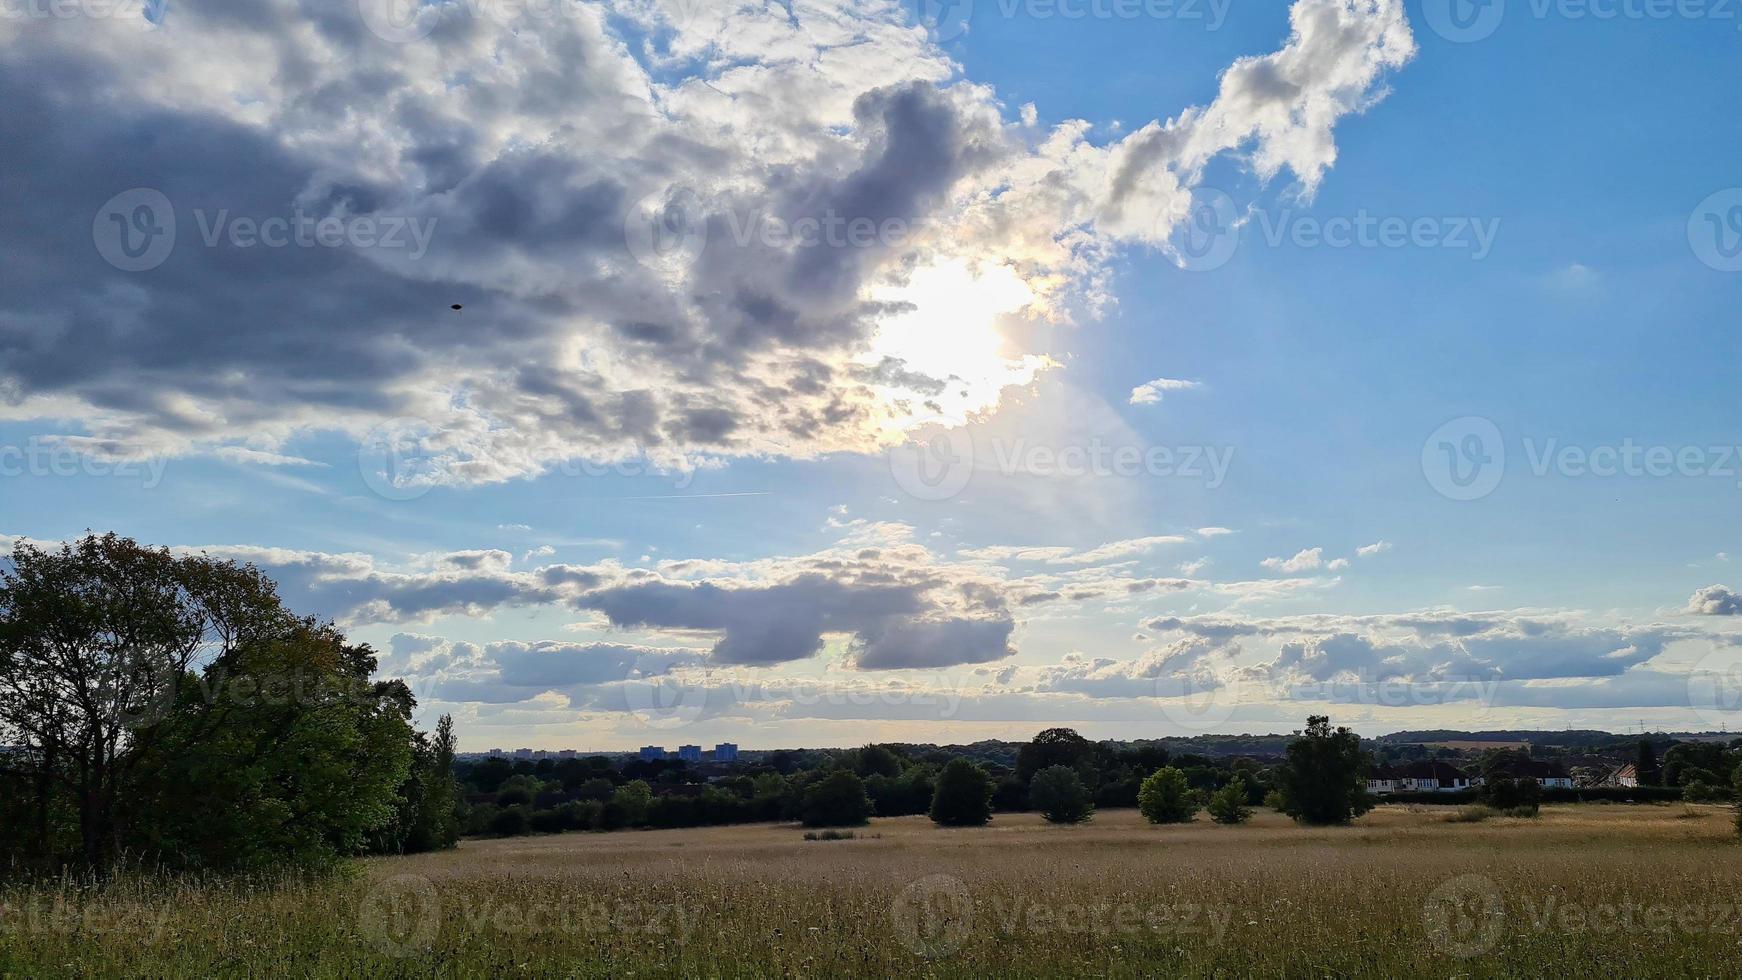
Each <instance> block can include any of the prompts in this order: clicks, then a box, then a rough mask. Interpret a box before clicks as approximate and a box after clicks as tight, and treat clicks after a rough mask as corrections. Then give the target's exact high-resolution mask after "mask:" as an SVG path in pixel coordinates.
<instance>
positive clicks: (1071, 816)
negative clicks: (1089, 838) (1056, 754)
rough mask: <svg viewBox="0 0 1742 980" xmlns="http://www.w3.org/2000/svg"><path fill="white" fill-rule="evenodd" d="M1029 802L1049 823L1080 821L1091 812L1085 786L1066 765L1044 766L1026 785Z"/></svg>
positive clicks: (1090, 803)
mask: <svg viewBox="0 0 1742 980" xmlns="http://www.w3.org/2000/svg"><path fill="white" fill-rule="evenodd" d="M1028 802H1029V805H1030V806H1032V807H1034V808H1035V809H1036V810H1039V811H1040V815H1041V816H1043V817H1045V818H1046V819H1047V821H1048V822H1049V823H1082V822H1083V821H1085V820H1087V819H1089V817H1090V816H1092V815H1093V814H1094V812H1095V801H1094V799H1093V798H1091V797H1090V796H1089V789H1088V787H1086V786H1084V785H1083V781H1082V779H1081V778H1080V777H1078V776H1077V771H1076V770H1075V769H1072V768H1070V767H1069V766H1048V767H1046V768H1045V769H1042V770H1041V771H1039V772H1037V773H1035V774H1034V780H1033V781H1032V782H1030V783H1029V784H1028Z"/></svg>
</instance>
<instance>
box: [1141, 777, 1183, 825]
mask: <svg viewBox="0 0 1742 980" xmlns="http://www.w3.org/2000/svg"><path fill="white" fill-rule="evenodd" d="M1137 809H1138V810H1139V811H1140V812H1141V813H1142V814H1143V816H1144V817H1145V818H1146V819H1148V821H1149V822H1150V823H1188V822H1190V821H1191V819H1192V814H1193V813H1195V812H1197V801H1196V800H1195V799H1194V798H1193V797H1192V789H1191V785H1190V784H1189V783H1188V782H1187V781H1186V774H1185V773H1183V772H1181V771H1180V770H1178V769H1175V768H1174V767H1173V766H1162V767H1161V768H1160V769H1157V770H1156V771H1155V772H1153V773H1151V774H1150V776H1149V778H1148V779H1145V780H1144V781H1143V785H1142V786H1141V787H1139V788H1138V790H1137Z"/></svg>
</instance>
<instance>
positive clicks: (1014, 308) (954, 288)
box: [870, 259, 1048, 429]
mask: <svg viewBox="0 0 1742 980" xmlns="http://www.w3.org/2000/svg"><path fill="white" fill-rule="evenodd" d="M873 298H874V299H877V300H878V301H880V302H886V303H905V304H911V306H912V308H911V309H909V310H906V311H904V312H901V313H896V314H893V315H891V316H889V317H887V318H886V319H884V320H883V321H882V322H881V323H880V324H878V328H877V331H876V333H875V334H874V336H873V339H872V342H871V350H870V361H871V362H872V363H878V362H881V361H882V360H883V359H884V358H889V357H893V358H896V359H898V360H900V361H901V362H902V364H903V367H904V369H905V370H906V371H909V372H913V373H917V374H923V375H925V376H927V377H929V378H933V379H936V380H938V381H943V382H946V384H945V390H944V391H943V392H942V393H941V394H935V395H934V394H930V393H924V394H923V395H921V393H917V392H916V391H915V390H914V389H912V388H910V387H903V386H898V385H890V386H886V387H885V388H884V390H883V394H884V397H885V399H886V400H887V401H889V402H891V403H894V402H896V401H901V402H907V403H915V402H925V401H929V402H932V403H934V404H935V405H937V406H938V408H939V409H940V410H938V411H933V410H932V409H930V408H926V409H923V410H920V411H918V412H909V413H907V415H906V417H905V418H896V419H894V420H892V426H893V427H894V428H897V429H905V428H908V427H909V426H910V425H912V424H913V423H914V422H915V421H917V420H919V419H929V420H937V418H938V417H939V416H941V417H942V419H943V420H944V421H947V422H950V423H952V424H960V423H962V422H965V421H967V419H968V417H969V416H970V415H973V414H975V413H979V412H985V411H987V410H988V409H991V408H993V407H994V406H996V405H997V404H998V400H999V396H1000V394H1001V393H1002V392H1003V390H1004V389H1005V388H1007V387H1009V386H1011V385H1023V384H1027V383H1028V382H1030V381H1032V380H1033V379H1034V375H1035V373H1036V372H1037V371H1039V370H1040V369H1041V368H1043V367H1045V366H1046V365H1047V363H1048V361H1047V359H1046V358H1045V357H1039V356H1036V355H1032V354H1017V355H1014V356H1012V355H1011V354H1010V353H1009V352H1008V350H1007V348H1008V346H1009V344H1008V342H1007V340H1006V338H1005V337H1004V335H1003V334H1002V333H1000V332H999V329H998V321H999V319H1000V318H1001V317H1004V316H1006V315H1008V314H1012V313H1017V312H1020V311H1021V310H1023V309H1025V308H1027V307H1029V306H1030V305H1032V304H1033V303H1034V302H1035V301H1036V299H1037V296H1036V294H1035V292H1034V290H1033V289H1031V288H1030V287H1029V285H1028V283H1026V282H1025V281H1023V279H1022V277H1021V276H1020V275H1018V274H1017V272H1016V270H1015V269H1012V268H1011V267H1009V266H1006V265H998V264H991V263H987V264H982V265H978V266H976V265H974V264H971V263H969V262H968V261H966V260H963V259H948V260H944V261H941V262H937V263H934V264H932V265H929V266H925V267H923V268H920V269H918V270H915V271H914V273H913V274H912V276H910V277H909V278H908V281H907V282H905V283H903V284H901V285H898V286H887V287H884V288H882V289H879V290H877V291H876V292H875V293H874V294H873ZM916 395H920V397H917V398H916Z"/></svg>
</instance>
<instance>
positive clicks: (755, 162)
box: [0, 0, 1413, 483]
mask: <svg viewBox="0 0 1742 980" xmlns="http://www.w3.org/2000/svg"><path fill="white" fill-rule="evenodd" d="M358 10H359V7H358V4H357V3H356V2H355V0H178V3H177V4H176V6H175V11H174V14H173V25H172V29H170V30H166V31H162V32H145V31H139V30H136V29H134V28H133V25H128V24H122V23H119V22H115V21H104V20H90V19H86V18H78V19H70V20H68V19H54V18H22V19H19V18H7V19H4V20H0V85H4V87H5V89H6V91H7V92H8V93H9V95H10V97H9V98H8V99H6V100H5V101H4V104H3V105H0V119H3V124H4V128H5V130H6V131H7V132H28V133H31V134H33V138H32V139H31V140H29V141H25V142H24V143H21V144H19V145H17V146H15V147H12V148H11V149H12V151H13V152H11V153H10V154H9V156H8V161H7V172H8V179H7V181H6V184H5V187H4V188H0V195H3V197H0V203H3V204H4V208H5V211H6V213H7V214H8V216H9V220H8V221H7V222H5V223H4V225H3V226H0V243H3V245H4V247H5V250H6V253H7V254H8V255H9V256H14V257H16V262H9V263H8V269H7V271H8V273H11V274H13V275H15V276H16V278H14V279H13V280H12V282H13V284H12V285H11V286H10V287H9V288H7V289H6V290H5V291H4V298H3V299H0V345H4V346H5V348H6V349H7V350H8V352H9V356H8V357H7V359H6V362H5V364H4V365H3V366H0V394H3V395H4V397H3V398H0V417H3V418H8V419H36V420H72V421H73V422H74V424H76V425H77V426H78V427H80V428H81V429H82V430H83V431H82V432H80V433H73V434H70V435H69V439H71V440H72V441H71V442H69V444H76V445H78V446H79V447H81V448H82V449H83V450H84V451H87V452H92V453H99V454H100V453H112V454H132V453H136V452H138V451H140V450H142V449H143V450H148V451H151V452H156V453H168V454H174V453H189V452H202V451H203V452H219V451H221V452H223V453H224V454H225V455H226V456H227V457H228V458H231V459H233V460H236V461H243V462H249V463H254V464H260V463H265V464H269V465H298V460H297V458H296V457H295V456H294V455H293V454H291V453H288V452H285V449H286V446H287V444H289V443H290V442H292V441H293V440H295V439H296V438H298V437H299V436H301V435H304V434H307V433H313V432H321V431H339V432H344V433H349V434H350V435H352V436H353V437H356V438H358V439H362V440H364V441H365V442H366V443H367V444H369V445H378V446H387V447H390V448H391V451H392V452H394V453H395V454H396V455H398V456H399V457H401V458H400V459H399V463H400V471H401V472H402V473H404V474H405V476H404V479H405V480H407V481H410V482H459V483H479V482H492V481H500V480H505V479H509V478H513V477H517V476H523V475H528V474H535V473H538V472H541V471H543V470H545V469H547V468H549V467H551V466H553V465H556V464H559V463H564V462H569V461H574V460H615V459H620V458H625V457H649V458H652V459H654V460H656V461H659V462H662V463H666V464H669V465H673V466H689V465H695V464H697V463H700V462H707V461H710V460H718V459H726V458H732V457H738V456H745V455H754V456H797V457H808V456H814V455H818V454H822V453H829V452H836V451H865V450H868V449H874V448H876V447H878V446H880V445H882V444H885V443H886V442H887V441H889V440H890V439H891V438H894V437H895V434H896V433H898V432H899V431H900V430H901V428H902V426H903V425H904V424H905V422H906V421H907V420H909V419H911V418H914V417H919V416H930V415H937V414H954V415H958V416H959V415H960V414H961V412H962V411H963V410H964V409H969V408H977V407H987V406H989V405H993V404H996V403H997V400H998V397H999V391H1000V390H1001V389H1002V388H1003V387H1004V386H1006V385H1010V384H1021V383H1024V382H1025V381H1027V380H1028V379H1030V378H1032V377H1033V376H1034V375H1035V372H1037V371H1039V370H1042V369H1044V368H1045V366H1046V365H1047V364H1048V363H1049V362H1048V361H1046V359H1045V358H1044V357H1042V356H1040V355H1038V354H1034V355H1032V356H1031V355H1029V354H1021V353H1018V354H1015V355H1011V356H1008V357H1007V356H1004V355H1003V354H1001V353H999V352H998V351H997V348H996V345H989V344H980V345H978V346H977V347H976V346H974V345H970V344H965V343H964V344H961V345H954V344H953V345H950V346H951V348H952V349H958V348H959V349H960V350H962V351H965V352H966V353H965V354H964V356H963V357H962V358H959V359H955V360H949V359H945V360H937V359H935V358H930V357H929V353H930V352H931V351H933V350H934V345H929V344H925V343H919V342H917V340H916V339H915V338H926V331H927V330H928V329H937V328H938V327H937V325H938V324H940V323H941V324H944V327H943V328H944V329H962V330H967V331H973V330H991V329H993V321H994V320H995V319H996V318H998V317H1001V316H1009V315H1017V314H1020V315H1021V316H1024V317H1028V318H1062V317H1067V316H1070V315H1071V311H1072V310H1073V309H1093V308H1095V307H1096V306H1097V305H1098V304H1099V303H1100V302H1101V300H1102V298H1103V297H1102V295H1101V290H1102V287H1103V283H1104V280H1105V271H1104V270H1105V264H1104V263H1105V260H1106V258H1107V257H1108V255H1109V254H1110V252H1111V251H1112V250H1113V249H1115V248H1117V247H1118V246H1120V245H1121V244H1123V243H1126V242H1146V243H1152V244H1153V243H1158V242H1161V241H1163V240H1164V239H1165V238H1166V232H1167V230H1168V229H1169V228H1171V227H1172V224H1173V222H1175V221H1178V220H1179V219H1180V217H1181V216H1183V215H1184V214H1185V213H1186V210H1187V205H1188V202H1189V195H1190V190H1191V188H1192V187H1193V186H1195V185H1196V184H1197V183H1198V182H1199V180H1200V179H1201V173H1202V170H1203V167H1204V166H1205V164H1206V163H1208V162H1209V161H1210V160H1211V159H1212V158H1214V157H1216V156H1219V155H1234V156H1238V157H1241V158H1243V159H1245V160H1247V161H1248V162H1249V165H1250V166H1251V168H1252V169H1253V170H1254V171H1256V173H1257V174H1258V175H1259V176H1260V177H1261V178H1263V179H1265V180H1269V179H1271V178H1274V177H1276V176H1277V175H1278V174H1280V173H1281V172H1282V171H1283V170H1287V171H1289V172H1290V173H1292V174H1293V175H1295V176H1296V177H1297V178H1298V179H1299V181H1300V184H1301V185H1302V187H1303V189H1304V190H1306V191H1307V192H1309V193H1310V191H1311V189H1312V188H1313V187H1315V186H1316V185H1317V183H1318V182H1319V180H1320V179H1321V178H1322V176H1323V173H1324V170H1325V168H1327V167H1328V166H1330V164H1331V163H1332V162H1333V161H1334V159H1335V155H1336V154H1335V145H1334V142H1333V140H1332V130H1333V127H1334V125H1335V123H1336V122H1337V121H1338V120H1339V119H1340V118H1342V117H1343V116H1346V115H1347V114H1349V113H1352V112H1359V111H1362V110H1363V109H1365V108H1366V107H1367V106H1368V105H1369V104H1370V103H1371V102H1372V101H1373V100H1374V99H1376V98H1378V97H1379V96H1380V95H1381V94H1382V91H1383V90H1382V81H1381V80H1382V78H1383V76H1384V74H1385V72H1387V71H1389V70H1392V69H1395V68H1397V67H1399V66H1401V65H1402V64H1403V63H1404V62H1405V61H1407V60H1408V58H1409V57H1410V56H1411V54H1412V52H1413V41H1412V40H1411V37H1410V33H1409V30H1408V27H1407V25H1406V24H1405V21H1404V17H1403V10H1402V3H1401V2H1400V0H1297V2H1296V3H1295V5H1294V7H1293V8H1292V10H1291V14H1290V27H1291V34H1290V36H1289V37H1288V38H1287V39H1286V40H1285V41H1284V43H1283V44H1282V46H1281V48H1279V49H1278V50H1276V51H1275V52H1273V53H1270V54H1264V55H1257V56H1253V57H1247V58H1242V59H1240V60H1238V61H1237V62H1235V63H1234V64H1233V65H1231V66H1230V67H1229V68H1228V69H1227V71H1226V72H1224V73H1223V75H1222V78H1221V84H1220V90H1219V92H1218V94H1217V96H1216V98H1215V100H1214V101H1213V102H1212V103H1211V104H1210V105H1208V106H1204V107H1198V108H1192V109H1187V110H1185V111H1183V112H1181V113H1179V114H1178V115H1176V116H1174V117H1172V118H1171V119H1169V120H1168V121H1167V122H1165V123H1162V122H1159V121H1158V122H1155V123H1152V124H1150V125H1149V126H1146V127H1144V128H1143V129H1141V130H1140V131H1138V132H1137V133H1135V134H1133V135H1132V136H1131V137H1129V138H1127V139H1125V140H1122V141H1119V142H1117V143H1113V144H1110V145H1103V144H1096V143H1094V142H1091V141H1090V139H1089V138H1088V136H1087V133H1088V132H1089V125H1088V124H1087V123H1081V122H1068V123H1065V124H1063V125H1060V126H1058V127H1056V128H1054V129H1051V130H1046V129H1044V128H1042V127H1040V126H1039V125H1038V118H1037V117H1036V116H1035V115H1034V114H1032V113H1030V114H1027V116H1028V118H1026V119H1020V118H1019V119H1012V118H1008V113H1007V112H1006V111H1005V109H1006V107H1005V106H1003V105H1002V104H1001V103H1000V102H999V101H998V99H997V97H996V94H995V93H994V92H993V91H992V90H991V89H989V88H987V87H985V86H981V85H976V84H974V83H972V82H971V81H968V80H964V79H961V78H960V77H959V74H958V70H959V69H958V66H957V65H955V64H953V63H952V62H951V60H950V59H949V58H948V56H947V55H946V54H945V53H944V52H943V51H941V50H940V49H938V48H937V47H936V46H934V45H933V44H931V43H930V42H929V41H928V40H927V38H926V37H925V35H924V32H923V31H921V30H919V29H917V28H915V27H913V26H911V25H910V24H908V23H907V20H906V16H907V5H905V4H901V3H896V2H894V0H794V2H792V3H790V4H769V5H730V4H718V5H715V4H700V5H698V4H676V5H666V4H658V3H648V2H646V0H608V2H577V3H572V4H557V5H549V4H540V5H524V6H522V5H506V6H505V5H497V4H488V5H483V6H477V5H465V4H443V5H431V6H428V7H426V8H424V9H423V10H422V11H421V16H423V17H424V18H425V20H423V21H421V22H420V23H421V24H423V25H425V26H428V27H429V28H430V30H429V31H428V33H427V36H423V37H420V38H416V39H411V40H407V41H405V42H404V43H392V42H390V41H388V40H384V39H383V38H382V37H380V36H377V35H376V34H375V33H373V32H372V31H371V30H370V29H369V27H368V26H367V25H366V24H365V22H364V19H363V18H362V17H360V16H359V14H358ZM678 14H681V15H682V16H678ZM141 133H148V134H150V136H149V138H140V135H139V134H141ZM129 188H153V189H156V190H159V191H162V192H163V194H164V195H165V196H166V197H167V198H168V200H169V201H170V203H171V205H172V206H173V208H174V211H175V214H174V216H173V224H174V226H175V227H176V228H177V231H178V240H177V244H176V246H175V248H174V249H173V250H172V251H171V252H170V254H169V256H168V259H167V261H165V262H164V263H163V264H162V265H161V266H160V267H158V268H155V269H152V270H150V271H148V272H122V271H119V270H118V269H115V268H112V267H110V266H108V265H106V264H105V263H104V262H103V260H102V259H101V258H100V257H99V255H98V253H97V250H94V249H93V248H92V226H93V221H92V220H91V219H92V217H93V216H97V217H98V219H99V220H98V221H97V224H99V225H101V224H102V222H101V220H100V215H98V212H99V210H100V209H101V208H102V207H103V206H104V203H105V201H107V200H108V199H109V198H110V197H111V195H114V194H116V193H117V192H120V191H125V190H127V189H129ZM166 217H167V216H166ZM299 217H300V218H305V219H307V220H309V221H310V222H311V223H312V222H313V221H316V220H322V219H328V220H331V221H334V222H337V223H338V225H340V226H347V225H346V223H347V222H354V221H359V220H363V221H368V222H371V223H372V224H376V225H378V224H379V223H381V222H387V221H392V222H395V223H406V224H407V226H409V227H412V228H421V229H426V230H427V231H428V235H427V240H426V241H424V242H423V243H422V244H421V245H420V246H419V248H418V249H416V250H415V251H413V250H408V249H394V248H388V247H377V246H374V245H360V244H357V243H356V242H353V241H350V240H347V241H346V242H345V243H344V244H343V245H342V246H340V247H286V248H261V247H246V246H242V245H239V244H237V240H236V239H235V238H233V237H229V235H228V233H226V232H223V231H220V232H219V234H218V235H217V237H216V239H215V244H212V245H207V244H205V242H204V241H202V234H203V233H204V231H205V229H207V228H209V227H211V226H212V225H213V222H216V221H219V220H223V221H235V220H239V219H245V220H247V221H254V222H261V221H266V220H268V219H272V218H286V219H292V220H295V219H297V218H299ZM230 227H232V228H233V227H234V226H233V225H232V226H230ZM830 227H834V228H836V229H837V232H828V231H826V229H828V228H830ZM855 227H875V228H877V229H879V233H878V234H877V235H875V236H873V237H872V239H870V240H863V241H860V240H858V239H856V238H855V239H852V240H853V241H856V242H857V243H856V244H849V245H847V246H845V247H836V246H834V245H831V244H826V243H825V244H824V245H822V246H820V247H819V246H817V245H816V244H815V243H816V241H817V240H818V239H817V238H816V235H811V236H809V237H806V235H805V234H804V229H807V228H808V229H811V230H813V231H816V230H817V229H823V230H822V231H818V232H817V233H818V234H842V235H855V236H856V235H857V232H853V231H852V229H853V228H855ZM886 227H892V228H895V229H897V230H898V231H899V232H900V234H895V233H888V234H885V233H884V232H882V231H881V229H884V228H886ZM745 228H749V229H750V234H748V235H745V234H743V229H745ZM765 228H773V229H776V230H778V229H789V230H793V231H796V232H798V234H797V235H795V236H793V235H789V236H782V235H766V234H762V233H761V232H762V230H763V229H765ZM689 232H694V233H695V234H693V235H688V234H687V233H689ZM668 233H669V234H668ZM655 245H670V246H671V247H670V248H663V249H661V248H654V247H653V246H655ZM643 246H647V247H643ZM649 249H652V250H651V251H650V250H649ZM452 305H458V306H460V307H463V309H460V310H453V309H450V306H452ZM928 324H929V325H930V326H929V327H928V326H927V325H928ZM903 338H905V339H903ZM53 424H57V425H59V424H64V422H60V421H57V422H55V423H53ZM384 426H385V428H383V427H384ZM383 451H387V450H386V449H384V450H383Z"/></svg>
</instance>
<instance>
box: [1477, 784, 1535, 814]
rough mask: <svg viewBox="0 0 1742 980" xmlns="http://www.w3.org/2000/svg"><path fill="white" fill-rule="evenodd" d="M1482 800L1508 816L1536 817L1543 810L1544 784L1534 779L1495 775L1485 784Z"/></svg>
mask: <svg viewBox="0 0 1742 980" xmlns="http://www.w3.org/2000/svg"><path fill="white" fill-rule="evenodd" d="M1482 800H1483V802H1485V803H1487V804H1488V805H1489V806H1491V807H1493V808H1494V809H1496V810H1499V811H1500V812H1502V813H1505V814H1506V815H1507V816H1511V817H1534V816H1536V815H1537V813H1539V812H1540V811H1541V810H1542V786H1541V785H1540V784H1539V783H1537V781H1536V780H1534V779H1520V780H1518V781H1516V782H1514V781H1513V780H1511V779H1508V778H1507V777H1505V776H1495V777H1493V778H1492V779H1490V780H1488V781H1487V782H1486V783H1485V784H1483V786H1482Z"/></svg>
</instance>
